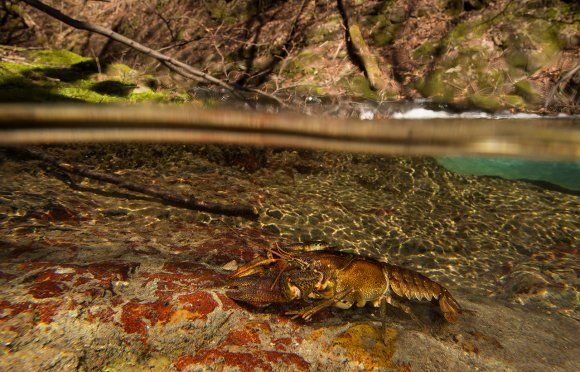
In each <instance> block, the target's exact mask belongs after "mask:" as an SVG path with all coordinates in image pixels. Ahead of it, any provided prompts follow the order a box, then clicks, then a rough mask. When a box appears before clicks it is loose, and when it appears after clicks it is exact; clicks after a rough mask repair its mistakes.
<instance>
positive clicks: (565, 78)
mask: <svg viewBox="0 0 580 372" xmlns="http://www.w3.org/2000/svg"><path fill="white" fill-rule="evenodd" d="M578 71H580V64H579V65H576V66H575V67H574V68H572V69H571V70H570V71H568V72H567V73H565V74H563V75H562V76H560V79H558V81H557V82H556V83H555V84H554V86H553V87H552V89H550V92H549V93H548V96H547V97H546V103H545V104H544V109H545V110H547V109H548V107H549V106H550V105H551V104H552V101H553V100H554V96H555V95H556V92H557V91H558V89H559V88H560V85H564V87H562V89H561V90H562V91H563V90H564V88H565V87H566V85H567V84H568V82H569V80H570V79H571V78H572V77H573V76H574V75H575V74H576V73H577V72H578ZM562 83H564V84H562Z"/></svg>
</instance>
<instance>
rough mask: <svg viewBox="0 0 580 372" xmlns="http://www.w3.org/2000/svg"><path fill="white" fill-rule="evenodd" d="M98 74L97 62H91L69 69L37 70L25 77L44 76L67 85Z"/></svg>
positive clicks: (24, 73) (51, 68)
mask: <svg viewBox="0 0 580 372" xmlns="http://www.w3.org/2000/svg"><path fill="white" fill-rule="evenodd" d="M103 68H106V66H103ZM97 72H99V68H98V65H97V62H96V61H95V60H90V61H83V62H79V63H75V64H73V65H70V66H68V67H45V68H35V69H31V70H28V71H25V72H23V75H24V76H26V77H29V78H31V79H34V78H35V77H43V76H44V77H48V78H51V79H58V80H60V81H63V82H66V83H74V82H75V81H79V80H84V79H87V78H89V76H90V75H92V74H96V73H97Z"/></svg>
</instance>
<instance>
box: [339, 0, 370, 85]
mask: <svg viewBox="0 0 580 372" xmlns="http://www.w3.org/2000/svg"><path fill="white" fill-rule="evenodd" d="M336 6H337V8H338V12H339V13H340V17H341V18H342V24H343V26H344V41H345V44H346V50H347V53H348V58H349V59H350V61H351V62H352V63H353V64H354V65H355V66H356V67H357V68H358V69H359V70H360V71H362V72H363V73H364V74H365V77H366V78H367V79H368V76H367V71H366V69H365V67H364V64H363V62H362V59H361V58H360V56H359V55H358V54H357V53H356V52H355V50H354V47H353V45H352V42H351V40H350V34H349V30H350V25H349V19H348V12H347V10H346V7H345V5H344V3H343V1H342V0H337V1H336Z"/></svg>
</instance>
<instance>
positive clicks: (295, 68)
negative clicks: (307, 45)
mask: <svg viewBox="0 0 580 372" xmlns="http://www.w3.org/2000/svg"><path fill="white" fill-rule="evenodd" d="M318 58H320V56H318V55H317V54H315V53H314V52H312V51H311V50H308V49H307V50H304V51H302V52H301V53H300V54H298V56H296V57H295V58H292V59H291V60H290V61H289V62H288V64H287V65H286V68H285V69H284V74H285V75H286V76H288V77H295V76H297V75H299V74H304V73H313V72H314V71H313V70H314V69H313V68H312V67H311V66H312V65H313V64H314V62H315V61H316V60H317V59H318Z"/></svg>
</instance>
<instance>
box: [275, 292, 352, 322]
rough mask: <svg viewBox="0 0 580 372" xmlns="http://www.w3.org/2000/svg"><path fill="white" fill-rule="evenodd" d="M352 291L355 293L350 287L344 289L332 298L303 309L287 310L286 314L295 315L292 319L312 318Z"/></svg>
mask: <svg viewBox="0 0 580 372" xmlns="http://www.w3.org/2000/svg"><path fill="white" fill-rule="evenodd" d="M351 293H353V289H351V288H348V289H345V290H344V291H341V292H339V293H337V294H336V295H335V296H334V297H332V298H329V299H327V300H324V301H320V302H317V303H315V304H314V305H312V306H309V307H307V308H304V309H301V310H294V311H288V312H286V314H287V315H294V316H293V317H292V318H291V319H296V318H302V319H304V320H310V318H312V316H313V315H314V314H316V313H317V312H319V311H320V310H323V309H326V308H327V307H330V306H332V305H334V304H336V303H337V302H340V301H342V300H343V299H345V298H346V297H347V296H348V295H349V294H351Z"/></svg>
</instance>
